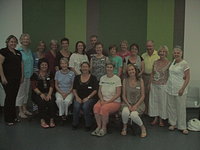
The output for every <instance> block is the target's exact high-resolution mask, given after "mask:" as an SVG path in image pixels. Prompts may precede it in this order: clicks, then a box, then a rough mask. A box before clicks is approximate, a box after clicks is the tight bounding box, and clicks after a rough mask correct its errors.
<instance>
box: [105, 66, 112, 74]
mask: <svg viewBox="0 0 200 150" xmlns="http://www.w3.org/2000/svg"><path fill="white" fill-rule="evenodd" d="M113 70H114V67H113V65H111V64H108V65H106V72H107V74H113Z"/></svg>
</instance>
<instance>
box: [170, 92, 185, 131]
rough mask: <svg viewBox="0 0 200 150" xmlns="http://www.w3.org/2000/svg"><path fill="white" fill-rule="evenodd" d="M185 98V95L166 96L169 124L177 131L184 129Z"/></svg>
mask: <svg viewBox="0 0 200 150" xmlns="http://www.w3.org/2000/svg"><path fill="white" fill-rule="evenodd" d="M186 98H187V95H182V96H173V95H169V94H167V101H168V104H167V112H168V118H169V124H171V125H173V126H177V128H178V129H179V130H184V129H186V104H185V103H186Z"/></svg>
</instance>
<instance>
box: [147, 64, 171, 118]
mask: <svg viewBox="0 0 200 150" xmlns="http://www.w3.org/2000/svg"><path fill="white" fill-rule="evenodd" d="M169 66H170V62H169V63H168V64H166V65H165V66H164V67H158V64H157V61H156V62H155V63H154V67H153V74H154V76H153V78H152V83H151V88H150V95H149V116H151V117H156V116H159V117H161V118H162V119H167V94H166V82H167V79H168V69H169Z"/></svg>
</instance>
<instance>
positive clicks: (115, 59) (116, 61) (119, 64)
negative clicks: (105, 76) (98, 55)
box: [109, 56, 123, 75]
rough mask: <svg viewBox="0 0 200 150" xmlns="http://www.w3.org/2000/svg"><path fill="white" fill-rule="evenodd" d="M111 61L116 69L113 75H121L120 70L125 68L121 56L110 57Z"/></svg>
mask: <svg viewBox="0 0 200 150" xmlns="http://www.w3.org/2000/svg"><path fill="white" fill-rule="evenodd" d="M109 59H110V61H111V62H112V63H114V64H115V68H114V70H113V73H114V74H115V75H118V73H119V68H120V67H122V66H123V63H122V58H121V57H120V56H115V57H112V56H110V57H109Z"/></svg>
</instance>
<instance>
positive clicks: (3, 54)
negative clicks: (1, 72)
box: [0, 49, 7, 57]
mask: <svg viewBox="0 0 200 150" xmlns="http://www.w3.org/2000/svg"><path fill="white" fill-rule="evenodd" d="M0 54H1V55H2V56H3V57H6V56H7V53H6V51H5V49H1V50H0Z"/></svg>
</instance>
